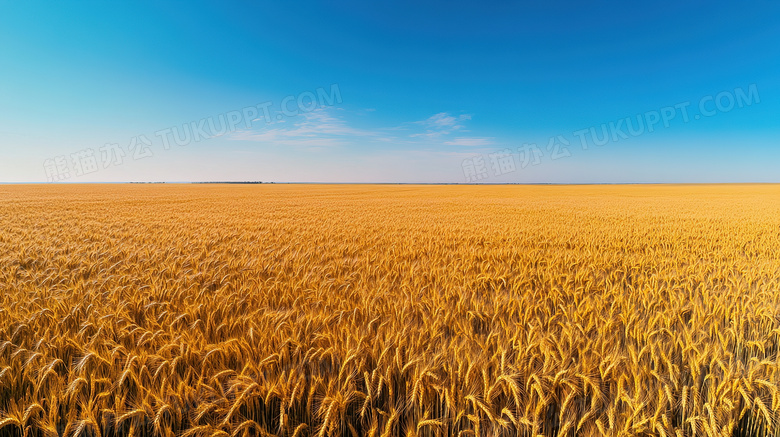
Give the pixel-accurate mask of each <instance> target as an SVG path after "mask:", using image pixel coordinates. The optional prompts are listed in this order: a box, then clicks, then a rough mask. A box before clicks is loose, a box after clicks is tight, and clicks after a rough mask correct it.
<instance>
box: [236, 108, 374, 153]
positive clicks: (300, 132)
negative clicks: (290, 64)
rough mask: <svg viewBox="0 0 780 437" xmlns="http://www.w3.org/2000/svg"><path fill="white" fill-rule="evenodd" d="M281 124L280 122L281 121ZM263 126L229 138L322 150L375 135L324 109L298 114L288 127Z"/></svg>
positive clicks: (240, 132)
mask: <svg viewBox="0 0 780 437" xmlns="http://www.w3.org/2000/svg"><path fill="white" fill-rule="evenodd" d="M280 122H281V121H280ZM269 127H270V126H269V125H263V126H261V127H259V128H253V129H248V130H243V131H239V132H236V133H234V134H232V135H231V137H230V139H233V140H243V141H256V142H262V143H269V144H279V145H286V146H306V147H324V146H338V145H344V144H347V141H346V140H347V139H350V138H355V137H375V136H377V133H375V132H371V131H366V130H362V129H356V128H353V127H351V126H349V125H348V124H347V123H346V122H345V121H344V120H343V119H342V118H339V117H336V116H334V115H331V114H330V113H329V112H328V110H327V108H320V109H316V110H314V111H311V112H306V113H302V114H298V115H296V116H294V117H293V118H292V121H291V122H290V123H289V126H284V127H274V128H269Z"/></svg>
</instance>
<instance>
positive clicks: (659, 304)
mask: <svg viewBox="0 0 780 437" xmlns="http://www.w3.org/2000/svg"><path fill="white" fill-rule="evenodd" d="M778 211H780V187H777V186H773V185H712V186H705V185H702V186H662V185H659V186H559V187H556V186H481V187H479V186H461V187H436V186H369V185H366V186H362V185H352V186H335V185H334V186H307V185H248V186H237V185H229V186H221V185H194V186H193V185H152V186H149V185H116V186H114V185H111V186H100V185H87V186H82V185H62V186H36V185H31V186H0V220H1V221H2V227H1V228H0V267H1V269H0V290H1V291H2V293H1V294H0V437H6V436H7V437H11V436H13V437H31V436H40V437H55V436H67V437H81V436H95V437H113V436H151V435H154V436H160V437H173V436H182V437H196V436H208V437H218V436H221V437H250V436H285V437H290V436H291V437H303V436H315V435H317V436H336V435H338V436H364V435H372V436H400V435H405V436H455V435H464V436H465V435H472V436H516V435H522V436H533V437H536V436H537V435H543V436H601V435H604V436H651V435H660V436H669V437H672V436H675V437H679V436H708V437H713V436H716V435H717V436H731V435H736V436H748V435H750V436H753V435H759V436H765V435H775V436H777V435H780V423H779V421H780V414H778V409H780V391H779V390H778V383H780V356H779V355H778V345H779V343H780V289H779V287H780V215H778V213H777V212H778Z"/></svg>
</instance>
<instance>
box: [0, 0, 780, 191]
mask: <svg viewBox="0 0 780 437" xmlns="http://www.w3.org/2000/svg"><path fill="white" fill-rule="evenodd" d="M536 3H538V2H534V3H530V2H528V3H515V2H494V3H490V2H482V3H473V2H459V1H447V2H444V1H442V2H425V3H423V2H399V1H394V2H373V1H372V2H366V1H362V2H357V1H355V2H344V1H333V2H322V3H314V2H303V1H302V2H221V3H217V2H212V3H208V2H186V3H185V2H181V3H170V4H167V5H161V4H158V3H157V2H141V1H138V2H112V3H107V2H68V3H64V2H56V3H55V2H35V1H32V2H10V1H0V54H2V56H0V152H2V158H0V181H5V182H28V181H42V182H46V181H55V182H94V181H198V180H262V181H278V182H306V181H310V182H479V183H502V182H561V183H570V182H573V183H577V182H583V183H599V182H610V183H611V182H747V181H757V182H760V181H775V182H780V171H778V168H780V128H779V125H778V120H780V44H778V41H780V4H778V3H777V2H769V1H757V2H743V3H739V4H731V5H727V4H713V3H705V2H683V3H681V2H661V3H642V4H641V5H635V4H632V3H620V4H617V3H607V2H589V3H587V4H586V3H584V2H548V3H545V4H536ZM283 105H284V106H283ZM252 108H254V110H253V109H252ZM255 111H256V114H255ZM231 117H232V118H231ZM686 118H687V121H686ZM231 120H232V122H231ZM621 120H622V121H621ZM629 122H632V123H633V124H632V127H633V131H632V132H629V131H628V130H627V127H628V123H629ZM209 123H211V124H209ZM610 123H611V125H610ZM210 126H213V127H214V128H213V129H212V128H210ZM174 134H177V135H178V136H177V137H174V136H173V135H174ZM605 135H606V138H605ZM602 139H604V141H602ZM177 140H178V141H177Z"/></svg>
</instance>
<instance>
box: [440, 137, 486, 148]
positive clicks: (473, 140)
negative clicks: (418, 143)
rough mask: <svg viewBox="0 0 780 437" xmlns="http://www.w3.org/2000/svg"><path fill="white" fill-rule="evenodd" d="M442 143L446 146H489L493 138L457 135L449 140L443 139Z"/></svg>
mask: <svg viewBox="0 0 780 437" xmlns="http://www.w3.org/2000/svg"><path fill="white" fill-rule="evenodd" d="M444 144H445V145H448V146H466V147H478V146H489V145H491V144H493V138H488V137H458V138H455V139H452V140H450V141H445V142H444Z"/></svg>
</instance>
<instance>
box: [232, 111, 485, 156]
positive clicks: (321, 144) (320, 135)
mask: <svg viewBox="0 0 780 437" xmlns="http://www.w3.org/2000/svg"><path fill="white" fill-rule="evenodd" d="M469 120H471V115H469V114H462V115H451V114H449V113H447V112H440V113H438V114H434V115H432V116H430V117H428V118H426V119H424V120H420V121H412V122H407V123H404V124H402V125H401V126H398V127H394V128H382V129H380V128H377V129H374V130H366V129H360V128H356V127H354V126H351V125H350V124H349V123H348V122H347V121H346V120H345V119H344V111H342V112H337V111H336V110H335V109H334V108H319V109H317V110H314V111H311V112H307V113H302V114H299V115H297V116H295V117H292V118H289V119H283V120H279V121H275V122H273V123H267V124H260V125H258V126H256V127H254V128H252V129H247V130H243V131H239V132H235V133H233V134H230V137H229V138H230V139H232V140H241V141H254V142H260V143H266V144H270V145H282V146H294V147H307V148H315V147H316V148H327V147H334V146H344V145H349V144H356V143H357V142H366V141H368V142H374V143H377V142H381V143H386V144H391V143H395V144H404V145H407V146H408V145H413V144H418V145H419V146H421V147H430V146H435V145H436V144H439V145H447V146H467V147H478V146H486V145H490V144H493V138H491V137H467V136H458V137H454V138H453V136H454V134H455V133H456V132H457V133H461V134H462V133H466V132H469V131H468V130H467V129H466V126H465V122H467V121H469ZM399 131H404V132H399ZM392 132H394V133H392Z"/></svg>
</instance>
